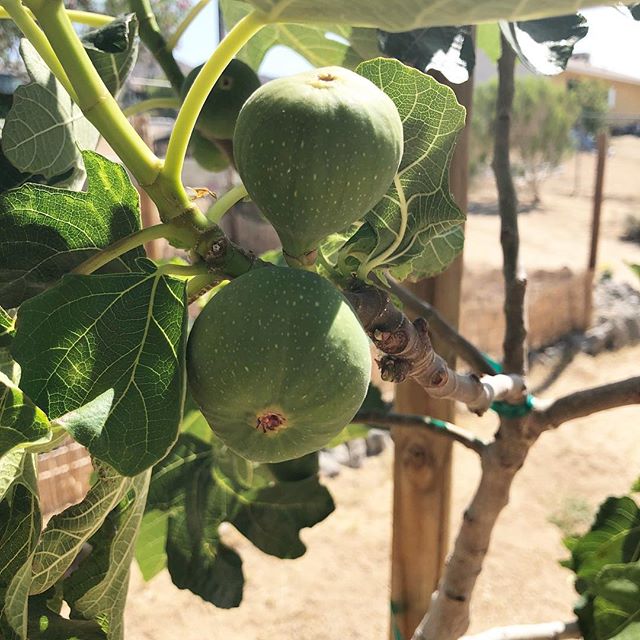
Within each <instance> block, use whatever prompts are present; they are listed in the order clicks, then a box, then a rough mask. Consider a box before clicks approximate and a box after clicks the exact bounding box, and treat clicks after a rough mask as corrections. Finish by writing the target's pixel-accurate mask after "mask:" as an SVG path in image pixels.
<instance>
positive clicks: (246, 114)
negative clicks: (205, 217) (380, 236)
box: [233, 67, 403, 265]
mask: <svg viewBox="0 0 640 640" xmlns="http://www.w3.org/2000/svg"><path fill="white" fill-rule="evenodd" d="M233 148H234V155H235V159H236V164H237V168H238V172H239V173H240V177H241V178H242V181H243V183H244V185H245V187H246V188H247V191H248V192H249V195H250V196H251V198H252V199H253V201H254V202H255V203H256V205H257V206H258V207H259V208H260V209H261V210H262V212H263V213H264V215H265V217H266V218H267V219H268V220H269V221H270V222H271V224H272V225H273V226H274V228H275V229H276V231H277V232H278V235H279V237H280V240H281V242H282V246H283V250H284V252H285V255H286V256H287V257H288V259H289V262H290V263H291V264H292V265H299V264H300V263H302V264H309V263H310V262H312V261H313V252H314V251H315V250H316V248H317V247H318V244H319V243H320V242H321V241H322V239H323V238H325V237H326V236H328V235H330V234H331V233H335V232H338V231H342V230H343V229H345V228H346V227H348V226H349V225H350V224H351V223H353V222H355V221H356V220H359V219H360V218H362V217H363V216H364V214H365V213H366V212H367V211H369V209H371V208H372V207H373V206H374V205H375V204H376V203H377V202H378V201H379V200H381V199H382V197H383V196H384V194H385V193H386V192H387V190H388V189H389V186H390V185H391V183H392V182H393V178H394V176H395V174H396V172H397V169H398V165H399V163H400V160H401V157H402V150H403V133H402V122H401V120H400V116H399V114H398V110H397V109H396V106H395V105H394V103H393V101H392V100H391V99H390V98H389V97H388V96H387V95H386V94H385V93H384V92H383V91H381V90H380V89H378V87H376V86H375V85H374V84H373V83H372V82H370V81H369V80H367V79H366V78H363V77H362V76H359V75H358V74H356V73H354V72H352V71H349V70H347V69H342V68H340V67H325V68H322V69H315V70H313V71H309V72H305V73H301V74H298V75H295V76H290V77H286V78H278V79H276V80H272V81H271V82H267V83H266V84H264V85H263V86H262V87H260V89H258V90H257V91H256V92H255V93H253V94H252V96H251V97H250V98H249V99H248V100H247V102H246V103H245V104H244V106H243V107H242V110H241V111H240V115H239V116H238V120H237V123H236V129H235V133H234V137H233Z"/></svg>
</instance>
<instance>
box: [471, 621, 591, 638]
mask: <svg viewBox="0 0 640 640" xmlns="http://www.w3.org/2000/svg"><path fill="white" fill-rule="evenodd" d="M568 638H582V632H581V631H580V627H578V623H577V621H575V620H574V621H572V622H543V623H541V624H517V625H513V626H510V627H498V628H496V629H490V630H489V631H484V632H482V633H478V634H476V635H472V636H464V638H460V640H565V639H568Z"/></svg>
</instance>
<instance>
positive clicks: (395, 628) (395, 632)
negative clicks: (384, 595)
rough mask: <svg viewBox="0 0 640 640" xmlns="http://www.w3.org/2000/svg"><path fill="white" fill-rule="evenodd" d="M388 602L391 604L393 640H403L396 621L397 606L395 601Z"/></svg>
mask: <svg viewBox="0 0 640 640" xmlns="http://www.w3.org/2000/svg"><path fill="white" fill-rule="evenodd" d="M389 604H390V605H391V628H392V629H393V640H404V638H403V637H402V634H401V633H400V628H399V627H398V623H397V621H396V613H398V607H397V605H396V604H395V602H393V600H392V601H391V602H390V603H389Z"/></svg>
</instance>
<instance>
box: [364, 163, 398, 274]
mask: <svg viewBox="0 0 640 640" xmlns="http://www.w3.org/2000/svg"><path fill="white" fill-rule="evenodd" d="M393 184H394V186H395V188H396V193H397V196H398V201H397V203H396V204H397V205H398V206H399V208H400V229H399V230H398V233H397V234H396V237H395V239H394V241H393V242H392V243H391V244H390V245H389V246H388V247H387V248H386V249H385V250H384V251H383V252H382V253H380V254H378V255H377V256H374V255H369V257H368V258H367V259H366V260H365V261H364V262H363V263H362V264H361V265H360V268H359V269H358V278H359V279H360V280H363V281H365V280H366V279H367V276H368V275H369V274H370V273H371V272H372V271H373V270H374V269H377V268H378V267H380V266H382V265H383V264H384V263H385V262H386V261H387V260H388V259H389V258H391V257H392V256H393V253H394V251H396V249H397V248H398V247H399V246H400V245H401V244H402V240H403V239H404V234H405V232H406V230H407V223H408V221H409V207H408V204H407V199H406V197H405V194H404V187H403V186H402V182H401V181H400V176H399V175H398V174H396V175H395V176H394V178H393Z"/></svg>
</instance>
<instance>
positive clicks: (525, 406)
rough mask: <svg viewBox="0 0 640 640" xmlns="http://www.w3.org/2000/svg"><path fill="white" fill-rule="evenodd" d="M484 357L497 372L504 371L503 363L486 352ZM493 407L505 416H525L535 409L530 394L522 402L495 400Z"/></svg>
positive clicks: (500, 414)
mask: <svg viewBox="0 0 640 640" xmlns="http://www.w3.org/2000/svg"><path fill="white" fill-rule="evenodd" d="M482 355H483V356H484V359H485V360H486V361H487V362H488V363H489V364H490V365H491V366H492V367H493V368H494V370H495V372H496V373H502V372H503V371H504V369H503V367H502V365H501V364H500V363H499V362H496V361H495V360H492V359H491V358H490V357H489V356H488V355H487V354H486V353H483V354H482ZM491 408H492V409H493V410H494V411H495V412H496V413H497V414H498V415H499V416H504V417H505V418H524V417H525V416H526V415H527V414H529V413H531V410H532V409H533V396H532V395H531V394H529V395H528V396H527V397H526V399H525V401H524V402H523V403H522V404H509V403H508V402H494V403H493V404H492V405H491Z"/></svg>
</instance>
